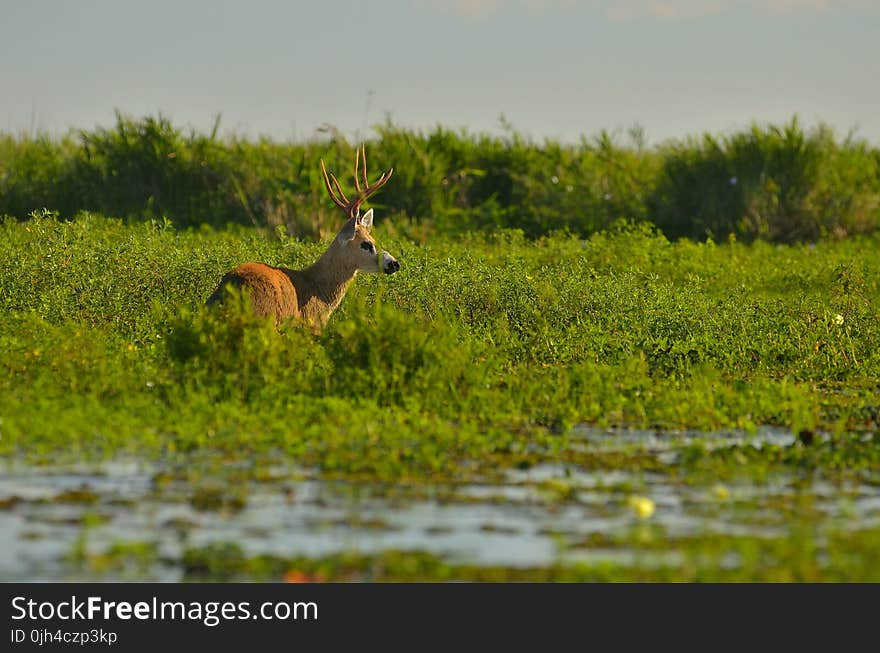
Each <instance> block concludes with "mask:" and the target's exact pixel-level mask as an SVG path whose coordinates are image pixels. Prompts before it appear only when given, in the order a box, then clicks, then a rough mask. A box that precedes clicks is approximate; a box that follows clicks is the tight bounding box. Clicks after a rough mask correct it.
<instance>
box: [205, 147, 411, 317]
mask: <svg viewBox="0 0 880 653" xmlns="http://www.w3.org/2000/svg"><path fill="white" fill-rule="evenodd" d="M361 160H362V161H363V166H361ZM321 172H322V173H323V175H324V185H325V186H326V187H327V192H328V193H329V194H330V198H331V199H332V200H333V201H334V202H335V203H336V205H337V206H338V207H339V208H341V209H342V211H343V212H344V213H345V216H346V218H347V221H346V223H345V225H344V226H343V227H342V229H341V230H340V232H339V233H338V234H337V235H336V238H334V239H333V242H332V243H330V246H329V247H328V248H327V251H325V252H324V253H323V254H322V255H321V257H320V258H319V259H318V260H317V261H315V262H314V263H313V264H312V265H310V266H309V267H307V268H305V269H303V270H290V269H288V268H282V267H275V266H272V265H266V264H265V263H253V262H252V263H243V264H242V265H239V266H238V267H237V268H235V269H234V270H232V271H231V272H227V273H226V274H225V275H224V276H223V279H222V280H221V281H220V285H219V286H217V289H216V290H215V291H214V292H213V293H211V296H210V297H208V301H207V303H208V305H213V304H216V303H218V302H222V301H223V299H224V297H225V293H226V288H227V286H230V285H231V286H235V287H237V288H241V289H244V290H246V291H247V292H248V293H249V294H250V300H251V304H252V306H253V308H254V310H255V311H256V313H257V315H259V316H261V317H262V316H269V315H274V316H275V324H276V325H278V324H279V323H280V322H281V321H283V320H285V319H287V318H294V319H295V320H298V321H300V322H302V323H304V324H306V325H308V326H310V327H312V328H313V329H320V328H322V327H323V326H324V325H325V324H326V323H327V320H328V319H329V317H330V314H331V313H332V312H333V311H334V310H335V309H336V307H337V306H339V304H340V302H342V298H343V297H345V293H346V291H347V290H348V287H349V286H350V285H351V282H352V281H353V280H354V277H355V275H357V273H358V270H362V271H364V272H379V271H380V270H381V271H382V272H384V273H385V274H394V273H395V272H397V271H398V270H400V263H398V262H397V259H395V258H394V257H393V256H391V254H389V253H388V252H386V251H385V250H381V251H379V250H378V248H377V247H376V241H375V240H374V239H373V237H372V235H371V234H370V232H371V231H372V228H373V209H370V210H369V211H367V212H366V213H364V214H363V215H361V213H360V207H361V204H363V203H364V201H365V200H366V199H367V198H369V197H370V196H371V195H373V194H374V193H375V192H376V191H378V190H379V189H380V188H381V187H382V186H384V185H385V184H386V183H387V182H388V180H389V179H391V174H392V173H393V172H394V168H391V169H390V170H389V171H388V172H386V173H384V174H383V175H382V176H381V177H379V179H377V180H376V181H375V182H374V183H372V184H370V183H369V181H368V180H367V152H366V148H364V146H361V148H360V149H359V150H357V151H356V153H355V162H354V186H355V189H356V191H357V192H356V194H355V195H354V196H353V197H352V199H351V200H349V199H348V198H347V197H346V196H345V193H343V192H342V188H341V187H340V185H339V181H338V180H337V179H336V177H335V176H334V175H333V173H330V175H329V177H328V175H327V169H326V168H325V167H324V161H323V160H321ZM358 175H361V177H362V179H363V187H361V181H360V180H359V178H358ZM334 189H335V192H334Z"/></svg>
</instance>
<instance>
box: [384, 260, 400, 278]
mask: <svg viewBox="0 0 880 653" xmlns="http://www.w3.org/2000/svg"><path fill="white" fill-rule="evenodd" d="M398 270H400V263H398V262H397V261H396V260H395V259H393V258H392V259H389V260H387V261H385V274H394V273H395V272H397V271H398Z"/></svg>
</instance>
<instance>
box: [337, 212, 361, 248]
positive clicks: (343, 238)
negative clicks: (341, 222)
mask: <svg viewBox="0 0 880 653" xmlns="http://www.w3.org/2000/svg"><path fill="white" fill-rule="evenodd" d="M357 220H358V219H357V217H354V218H351V219H349V220H348V221H346V223H345V226H344V227H342V229H341V230H340V231H339V234H337V236H336V240H338V241H340V242H343V243H347V242H348V241H349V240H351V239H352V238H354V226H355V223H356V222H357Z"/></svg>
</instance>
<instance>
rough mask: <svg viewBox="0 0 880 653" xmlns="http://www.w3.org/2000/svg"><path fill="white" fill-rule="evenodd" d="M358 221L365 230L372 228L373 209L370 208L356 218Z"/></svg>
mask: <svg viewBox="0 0 880 653" xmlns="http://www.w3.org/2000/svg"><path fill="white" fill-rule="evenodd" d="M358 223H359V224H360V225H361V226H362V227H363V228H364V229H366V230H367V231H371V230H372V229H373V209H370V210H369V211H367V212H366V213H364V214H363V215H362V216H360V217H359V218H358Z"/></svg>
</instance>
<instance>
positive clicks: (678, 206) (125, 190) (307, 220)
mask: <svg viewBox="0 0 880 653" xmlns="http://www.w3.org/2000/svg"><path fill="white" fill-rule="evenodd" d="M218 131H219V125H218V126H217V127H215V129H214V130H213V132H212V133H210V134H201V133H197V132H185V131H184V130H181V129H180V128H177V127H175V126H174V125H172V124H171V122H170V121H169V120H168V119H167V118H164V117H162V116H158V117H147V118H144V119H141V120H134V119H131V118H126V117H124V116H121V115H120V116H118V120H117V124H116V126H115V127H114V128H112V129H96V130H94V131H90V132H89V131H81V132H79V133H77V134H70V135H68V136H67V137H64V138H61V139H52V138H49V137H46V136H40V135H38V136H35V137H16V136H11V135H0V215H2V214H4V213H5V214H8V215H13V216H16V217H18V218H20V219H23V218H26V217H27V216H28V215H29V214H30V213H31V212H32V211H35V210H37V211H38V210H41V209H43V208H45V207H48V208H49V209H52V210H56V211H60V213H61V215H64V216H68V217H69V216H72V215H74V214H76V213H77V212H78V211H80V210H87V211H93V212H96V213H101V214H104V215H113V216H120V217H127V218H135V219H142V218H147V219H150V218H159V219H161V218H163V217H167V218H169V219H171V220H172V221H173V222H174V224H175V225H177V226H178V227H179V228H183V227H187V226H197V225H200V224H206V223H207V224H211V225H214V226H222V225H226V224H229V223H237V224H246V225H258V226H269V227H275V226H279V225H284V226H285V227H286V229H287V232H288V233H290V234H292V235H297V236H307V237H311V238H314V237H316V236H319V235H322V234H323V235H326V234H327V233H328V232H329V231H333V230H334V225H335V224H336V223H337V216H336V211H335V209H334V208H333V207H332V205H331V204H330V203H329V202H328V201H327V200H326V196H325V191H324V188H323V184H322V181H321V176H320V171H319V167H318V160H319V159H320V158H324V159H325V161H326V162H327V164H328V166H329V167H330V169H332V170H335V171H337V172H338V173H339V176H340V177H341V179H342V180H343V181H344V182H345V181H346V178H347V177H348V174H347V171H349V170H350V169H351V166H352V162H353V160H354V149H353V146H352V144H349V143H347V142H346V141H345V139H344V138H343V137H342V136H341V135H340V134H338V133H335V132H331V133H330V134H329V137H328V140H327V141H326V142H317V141H314V142H306V143H277V142H273V141H269V140H261V141H258V142H248V141H244V140H241V139H222V138H220V137H218ZM376 132H377V137H376V138H375V140H374V141H372V142H370V143H369V144H368V147H367V150H368V153H369V157H370V161H372V162H373V170H374V171H375V172H376V174H378V169H379V168H387V167H390V166H394V168H395V171H396V172H395V178H394V182H393V183H391V184H389V185H388V187H387V188H386V189H384V190H383V191H382V194H381V196H380V197H379V199H378V201H379V202H380V204H379V206H380V207H381V211H380V217H379V219H380V220H381V219H390V221H391V223H392V224H394V225H395V226H396V228H397V229H398V230H401V231H402V232H403V233H409V234H411V235H414V236H416V237H417V236H419V235H421V234H425V233H432V234H436V233H440V234H460V233H464V232H467V231H468V230H474V229H480V230H491V229H494V228H498V227H501V226H504V227H507V228H516V229H520V230H522V231H523V232H524V233H525V234H526V235H527V236H529V237H537V236H540V235H545V234H548V233H550V232H552V231H555V230H563V229H564V230H568V231H570V232H572V233H576V234H579V235H582V236H583V235H589V234H592V233H595V232H597V231H600V230H602V229H607V228H609V227H610V226H612V225H613V224H614V223H615V222H616V221H618V220H620V219H625V220H630V221H637V222H642V221H649V222H651V223H653V224H655V225H657V226H658V227H659V228H660V229H661V231H662V232H663V233H664V234H665V235H666V236H667V237H669V238H679V237H682V236H687V237H689V238H693V239H697V240H702V239H705V238H707V237H711V238H714V239H716V240H724V239H726V238H727V236H728V235H729V234H734V235H736V236H737V237H738V238H740V239H742V240H753V239H755V238H761V239H764V240H772V241H778V242H801V241H815V240H817V239H819V238H822V237H827V236H831V237H841V236H846V235H851V234H860V233H872V232H875V231H876V230H877V229H878V226H880V150H878V149H876V148H874V147H871V146H869V145H868V144H866V143H864V142H861V141H857V140H854V139H852V138H847V139H844V140H843V141H840V140H838V139H836V138H835V136H834V134H833V133H832V132H831V130H830V129H828V128H827V127H823V126H819V127H817V128H815V129H812V130H804V128H803V127H802V126H801V125H800V124H799V123H798V121H797V120H796V119H794V120H792V121H791V123H789V124H788V125H784V126H772V125H771V126H767V127H759V126H757V125H756V126H754V127H752V128H751V129H749V130H747V131H743V132H739V133H733V134H731V135H729V136H726V137H715V136H711V135H704V136H702V137H699V138H697V137H695V138H691V139H687V140H685V141H682V142H670V143H665V144H662V145H660V146H658V147H655V148H647V147H646V146H645V138H644V134H643V133H642V132H641V131H640V130H639V129H638V128H635V129H633V130H630V133H629V135H628V137H627V138H626V139H621V138H616V137H614V136H612V135H611V134H609V133H607V132H603V133H601V134H599V135H598V136H597V137H595V138H592V139H583V140H582V142H580V143H578V144H575V145H562V144H559V143H555V142H544V143H535V142H532V141H530V140H528V139H526V138H524V137H522V136H521V135H519V134H517V133H516V132H514V131H512V130H508V133H507V135H505V136H503V137H490V136H486V135H474V134H468V133H466V132H454V131H450V130H448V129H445V128H443V127H437V128H436V129H434V130H432V131H430V132H427V133H423V132H416V131H412V130H407V129H403V128H399V127H395V126H394V125H393V124H391V123H386V124H384V125H380V126H378V127H377V128H376ZM623 140H625V141H626V142H621V141H623ZM343 171H346V172H345V173H343Z"/></svg>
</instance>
